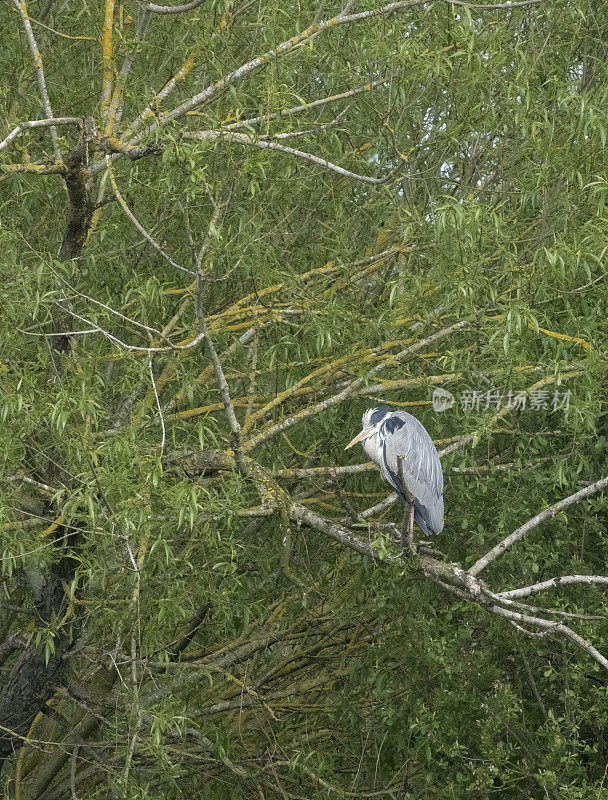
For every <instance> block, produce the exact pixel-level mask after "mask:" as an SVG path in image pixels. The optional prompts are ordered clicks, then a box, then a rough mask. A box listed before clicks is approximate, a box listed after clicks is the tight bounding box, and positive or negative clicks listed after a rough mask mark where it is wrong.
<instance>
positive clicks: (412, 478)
mask: <svg viewBox="0 0 608 800" xmlns="http://www.w3.org/2000/svg"><path fill="white" fill-rule="evenodd" d="M362 426H363V430H362V431H361V433H359V434H357V436H355V438H354V439H353V440H352V441H351V442H349V444H347V445H346V448H345V449H346V450H348V448H349V447H352V446H353V445H354V444H357V442H361V444H362V445H363V449H364V450H365V452H366V453H367V455H368V456H369V457H370V458H371V459H372V461H375V463H376V464H377V465H378V466H379V467H380V472H381V473H382V477H383V478H384V480H385V481H387V482H388V483H390V485H391V486H392V487H393V488H394V489H395V491H396V492H397V494H398V495H399V496H400V497H401V499H402V500H403V501H404V503H405V506H406V509H408V510H410V512H412V511H413V514H411V519H410V522H409V528H410V530H409V537H410V539H411V535H412V534H411V529H412V525H413V523H414V522H416V524H417V525H418V527H419V528H420V529H421V530H422V532H423V533H424V534H425V535H426V536H430V535H431V534H433V533H439V532H440V531H441V530H442V529H443V473H442V471H441V462H440V461H439V455H438V453H437V450H436V448H435V445H434V444H433V440H432V439H431V437H430V436H429V434H428V433H427V430H426V428H425V427H424V425H423V424H422V423H421V422H419V421H418V420H417V419H416V417H413V416H412V415H411V414H408V413H407V411H393V410H392V409H391V408H389V407H388V406H378V407H377V408H369V409H368V410H367V411H366V412H365V413H364V414H363V419H362Z"/></svg>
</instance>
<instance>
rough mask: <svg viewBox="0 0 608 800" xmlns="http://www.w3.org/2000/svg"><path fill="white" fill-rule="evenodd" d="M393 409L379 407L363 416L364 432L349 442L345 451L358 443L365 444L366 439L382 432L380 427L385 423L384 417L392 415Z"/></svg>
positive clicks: (368, 410)
mask: <svg viewBox="0 0 608 800" xmlns="http://www.w3.org/2000/svg"><path fill="white" fill-rule="evenodd" d="M391 410H392V409H391V408H390V407H389V406H377V407H376V408H368V409H367V411H366V412H365V413H364V414H363V418H362V420H361V426H362V428H363V430H362V431H361V433H358V434H357V435H356V436H355V438H354V439H353V440H352V441H351V442H349V443H348V444H347V445H346V447H345V448H344V449H345V450H348V448H349V447H352V446H353V445H354V444H357V442H363V441H365V440H366V439H369V437H370V436H374V435H375V434H376V433H378V431H379V430H380V426H381V425H382V422H383V421H384V417H386V415H387V414H390V412H391Z"/></svg>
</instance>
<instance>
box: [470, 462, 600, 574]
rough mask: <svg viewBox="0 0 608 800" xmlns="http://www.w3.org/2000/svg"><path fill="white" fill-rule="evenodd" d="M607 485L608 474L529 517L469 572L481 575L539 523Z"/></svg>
mask: <svg viewBox="0 0 608 800" xmlns="http://www.w3.org/2000/svg"><path fill="white" fill-rule="evenodd" d="M606 486H608V476H607V477H605V478H601V480H599V481H595V483H592V484H590V485H589V486H586V487H585V488H584V489H581V490H580V491H578V492H575V493H574V494H571V495H570V496H569V497H566V498H564V499H563V500H560V501H559V502H558V503H554V504H553V505H551V506H549V507H548V508H546V509H545V510H544V511H541V512H540V513H539V514H537V515H536V516H535V517H532V519H529V520H528V522H526V523H525V525H522V526H521V527H519V528H517V530H515V531H513V533H512V534H510V535H509V536H507V537H506V538H505V539H503V540H502V542H499V543H498V544H497V545H496V546H495V547H493V548H492V549H491V550H490V551H489V552H488V553H486V554H485V556H482V557H481V558H480V559H478V560H477V561H476V562H475V563H474V564H473V566H472V567H471V568H470V569H469V574H470V575H479V573H480V572H481V571H482V570H484V569H485V568H486V567H487V566H488V564H490V563H491V562H492V561H494V559H495V558H497V557H498V556H499V555H501V554H502V553H504V552H505V550H507V549H508V548H509V547H511V546H512V545H514V544H515V543H516V542H518V541H519V540H520V539H522V538H523V537H524V536H525V535H526V534H527V533H528V532H529V531H531V530H532V529H533V528H536V527H537V526H538V525H540V524H541V522H544V521H545V520H546V519H548V518H549V517H554V516H555V515H556V514H557V513H558V512H559V511H561V510H562V509H564V508H568V506H571V505H573V504H574V503H578V502H580V501H581V500H584V499H585V498H586V497H589V496H590V495H592V494H595V493H596V492H601V491H602V489H604V488H605V487H606Z"/></svg>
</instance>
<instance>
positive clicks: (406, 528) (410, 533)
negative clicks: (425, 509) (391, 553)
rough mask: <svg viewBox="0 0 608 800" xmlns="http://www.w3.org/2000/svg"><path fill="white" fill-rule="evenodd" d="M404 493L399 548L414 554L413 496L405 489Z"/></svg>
mask: <svg viewBox="0 0 608 800" xmlns="http://www.w3.org/2000/svg"><path fill="white" fill-rule="evenodd" d="M404 491H405V496H406V500H405V511H404V513H403V524H402V525H401V547H403V549H405V548H406V547H407V548H408V550H410V552H412V553H415V552H416V548H415V546H414V496H413V495H412V494H410V492H408V490H407V489H404Z"/></svg>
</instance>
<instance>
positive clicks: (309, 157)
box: [184, 131, 387, 186]
mask: <svg viewBox="0 0 608 800" xmlns="http://www.w3.org/2000/svg"><path fill="white" fill-rule="evenodd" d="M184 138H186V139H200V140H205V139H208V140H211V141H216V140H218V139H219V140H221V141H226V142H229V143H230V142H236V143H237V144H244V145H251V146H252V147H258V148H259V149H260V150H266V149H268V150H277V151H278V152H280V153H286V154H287V155H291V156H295V157H296V158H301V159H303V160H304V161H310V162H311V163H313V164H317V165H318V166H320V167H323V169H327V170H330V171H331V172H337V173H338V175H343V176H344V177H346V178H352V179H353V180H356V181H361V182H362V183H370V184H372V185H375V186H377V185H378V184H381V183H386V180H387V178H386V177H385V178H373V177H370V176H368V175H360V174H359V173H357V172H351V171H350V170H348V169H344V167H340V166H338V164H334V163H333V162H332V161H328V160H327V159H325V158H320V157H319V156H315V155H313V153H306V152H304V151H303V150H296V149H295V148H294V147H287V146H286V145H283V144H279V143H278V142H274V141H272V142H269V141H268V140H266V139H254V138H252V137H251V136H248V135H247V134H245V133H234V132H233V133H228V132H224V131H199V132H197V133H188V132H186V133H184Z"/></svg>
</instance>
